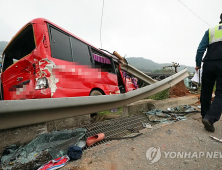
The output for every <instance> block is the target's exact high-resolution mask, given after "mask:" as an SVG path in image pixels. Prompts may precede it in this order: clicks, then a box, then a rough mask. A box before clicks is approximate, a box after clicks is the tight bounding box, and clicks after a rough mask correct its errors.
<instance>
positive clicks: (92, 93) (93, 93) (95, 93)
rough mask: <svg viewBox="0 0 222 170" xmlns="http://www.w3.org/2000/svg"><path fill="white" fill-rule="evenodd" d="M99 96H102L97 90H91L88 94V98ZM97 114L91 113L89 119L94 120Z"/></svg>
mask: <svg viewBox="0 0 222 170" xmlns="http://www.w3.org/2000/svg"><path fill="white" fill-rule="evenodd" d="M100 95H103V94H102V93H101V92H100V91H98V90H93V91H92V92H91V93H90V96H100ZM97 115H98V114H97V113H91V114H90V117H91V118H94V117H95V118H96V116H97Z"/></svg>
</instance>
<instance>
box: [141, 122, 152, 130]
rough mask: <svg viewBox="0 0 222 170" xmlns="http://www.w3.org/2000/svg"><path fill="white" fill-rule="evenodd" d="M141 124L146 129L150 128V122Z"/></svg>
mask: <svg viewBox="0 0 222 170" xmlns="http://www.w3.org/2000/svg"><path fill="white" fill-rule="evenodd" d="M142 124H143V127H145V128H148V129H152V126H151V124H149V123H142Z"/></svg>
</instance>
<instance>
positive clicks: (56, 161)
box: [38, 156, 69, 170]
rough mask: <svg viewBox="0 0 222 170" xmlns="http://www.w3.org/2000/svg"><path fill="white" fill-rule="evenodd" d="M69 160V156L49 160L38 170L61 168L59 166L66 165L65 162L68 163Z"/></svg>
mask: <svg viewBox="0 0 222 170" xmlns="http://www.w3.org/2000/svg"><path fill="white" fill-rule="evenodd" d="M68 161H69V157H68V156H63V157H60V158H57V159H54V160H51V161H49V162H48V163H46V164H45V165H43V166H41V167H40V168H39V169H38V170H50V169H53V170H54V169H59V168H61V167H63V166H65V164H67V163H68Z"/></svg>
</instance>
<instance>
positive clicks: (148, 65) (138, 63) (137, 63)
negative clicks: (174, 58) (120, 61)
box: [126, 57, 194, 72]
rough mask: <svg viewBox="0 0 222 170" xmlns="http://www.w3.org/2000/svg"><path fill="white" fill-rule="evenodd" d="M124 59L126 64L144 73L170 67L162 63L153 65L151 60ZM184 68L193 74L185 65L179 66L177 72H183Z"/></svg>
mask: <svg viewBox="0 0 222 170" xmlns="http://www.w3.org/2000/svg"><path fill="white" fill-rule="evenodd" d="M126 59H127V61H128V63H130V64H131V65H132V66H134V67H136V68H137V69H139V70H141V71H145V72H153V71H155V70H162V69H163V67H164V66H171V65H172V63H163V64H159V63H155V62H153V61H152V60H149V59H145V58H142V57H130V58H126ZM185 67H186V68H187V70H188V71H189V72H194V67H190V66H185V65H180V67H178V71H181V70H183V69H184V68H185Z"/></svg>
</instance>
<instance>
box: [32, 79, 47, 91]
mask: <svg viewBox="0 0 222 170" xmlns="http://www.w3.org/2000/svg"><path fill="white" fill-rule="evenodd" d="M46 88H48V80H47V79H46V78H45V77H43V78H40V79H38V80H37V83H36V87H35V89H36V90H41V89H46Z"/></svg>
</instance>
